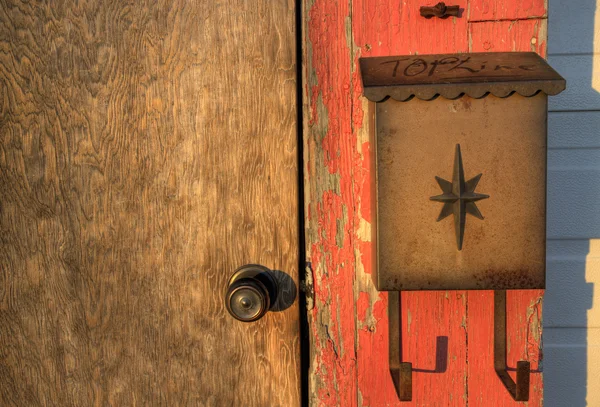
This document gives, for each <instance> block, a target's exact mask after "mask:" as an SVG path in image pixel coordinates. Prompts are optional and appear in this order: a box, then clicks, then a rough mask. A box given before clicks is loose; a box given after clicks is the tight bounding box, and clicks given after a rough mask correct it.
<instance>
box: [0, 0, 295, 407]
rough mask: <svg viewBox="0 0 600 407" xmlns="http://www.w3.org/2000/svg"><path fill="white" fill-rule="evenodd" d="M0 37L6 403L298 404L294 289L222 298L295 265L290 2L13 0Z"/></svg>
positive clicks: (1, 362)
mask: <svg viewBox="0 0 600 407" xmlns="http://www.w3.org/2000/svg"><path fill="white" fill-rule="evenodd" d="M0 38H1V40H0V196H1V198H0V200H1V204H0V239H1V240H0V242H1V243H0V354H1V357H0V404H1V405H3V406H38V405H39V406H41V405H55V406H92V405H93V406H106V405H115V406H136V405H138V406H142V405H143V406H145V405H156V406H159V405H162V406H167V405H168V406H176V405H181V406H183V405H194V406H227V405H236V406H249V405H254V406H285V407H288V406H295V405H299V404H300V394H299V393H300V384H299V368H300V363H299V340H298V329H299V324H298V308H297V306H295V305H294V306H292V307H291V308H289V309H287V310H286V311H284V312H277V313H269V314H268V315H267V316H266V317H265V318H264V319H263V320H261V321H259V322H257V323H255V324H243V323H241V322H237V321H234V320H233V319H232V318H231V317H229V316H228V315H227V312H226V310H225V307H224V304H223V293H224V290H225V288H226V283H227V280H228V278H229V276H230V275H231V273H232V272H233V271H234V269H235V268H237V267H238V266H240V265H243V264H245V263H261V264H264V265H265V266H267V267H269V268H272V269H276V270H281V271H283V272H285V273H287V274H288V275H289V276H290V277H291V278H294V279H295V277H296V275H297V273H298V269H297V267H298V243H297V233H298V232H297V228H298V215H297V213H298V211H297V202H298V201H297V189H296V185H297V164H296V163H297V157H296V151H297V150H296V145H297V141H296V108H295V95H296V80H295V76H296V73H295V31H294V3H293V2H291V1H287V0H282V1H271V0H268V1H255V2H252V4H250V3H247V2H244V1H226V2H225V1H177V0H176V1H171V0H169V1H160V2H155V1H141V2H137V1H136V2H124V1H120V0H118V1H52V2H26V1H24V2H19V1H2V2H1V3H0ZM292 289H293V288H292ZM292 292H294V291H292Z"/></svg>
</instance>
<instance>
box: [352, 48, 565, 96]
mask: <svg viewBox="0 0 600 407" xmlns="http://www.w3.org/2000/svg"><path fill="white" fill-rule="evenodd" d="M360 69H361V76H362V81H363V88H364V95H365V97H366V98H367V99H369V100H371V101H373V102H381V101H384V100H386V99H387V98H388V97H391V98H392V99H395V100H398V101H407V100H409V99H411V98H412V97H413V96H415V97H417V98H419V99H423V100H430V99H433V98H435V97H436V96H443V97H444V98H446V99H456V98H459V97H461V96H463V95H468V96H470V97H473V98H481V97H485V96H487V95H488V94H490V93H491V94H492V95H494V96H497V97H507V96H510V95H512V94H513V93H515V92H516V93H518V94H520V95H521V96H533V95H536V94H538V93H539V92H544V93H546V94H548V95H556V94H558V93H560V92H562V91H563V90H564V89H565V87H566V82H565V79H564V78H563V77H562V76H560V75H559V74H558V72H556V71H555V70H554V69H552V67H551V66H550V65H548V63H547V62H546V61H545V60H544V59H543V58H542V57H540V56H539V55H538V54H536V53H535V52H482V53H471V54H438V55H402V56H391V57H370V58H360Z"/></svg>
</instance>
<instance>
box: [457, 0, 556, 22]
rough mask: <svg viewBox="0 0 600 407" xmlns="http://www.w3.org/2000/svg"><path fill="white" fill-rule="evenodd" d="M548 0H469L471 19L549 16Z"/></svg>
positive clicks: (492, 19) (491, 19) (496, 19)
mask: <svg viewBox="0 0 600 407" xmlns="http://www.w3.org/2000/svg"><path fill="white" fill-rule="evenodd" d="M547 13H548V11H547V5H546V1H540V0H469V12H468V18H469V21H471V22H473V21H501V20H506V21H514V20H526V19H531V18H545V17H546V16H547Z"/></svg>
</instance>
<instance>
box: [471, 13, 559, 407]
mask: <svg viewBox="0 0 600 407" xmlns="http://www.w3.org/2000/svg"><path fill="white" fill-rule="evenodd" d="M540 3H542V2H540ZM546 25H547V20H545V19H530V20H520V21H490V22H475V23H470V24H469V37H470V44H471V47H470V51H471V52H484V51H534V52H537V53H538V54H540V55H542V56H545V55H546V49H547V47H546V37H547V30H546ZM490 44H491V49H488V46H489V45H490ZM543 295H544V290H517V291H509V292H508V293H507V321H506V322H507V344H508V346H507V348H508V349H507V350H508V352H507V366H508V368H509V373H510V374H515V371H514V369H516V364H517V361H519V360H528V361H530V362H531V369H532V374H531V378H530V380H531V383H530V394H529V403H528V405H529V406H541V405H543V380H542V372H541V371H540V369H539V367H540V366H541V363H540V362H542V360H543V353H542V349H541V338H542V302H543ZM493 305H494V294H493V291H479V292H476V291H470V292H469V293H468V305H467V306H468V312H467V326H468V332H469V343H468V358H469V374H468V376H469V399H468V400H469V401H468V405H469V406H488V405H494V406H513V405H519V403H516V402H515V401H513V400H512V398H511V397H510V395H509V394H508V392H507V391H506V390H505V389H504V388H503V386H502V385H500V384H499V380H498V379H497V377H496V374H495V372H494V368H493V367H494V359H493V356H494V355H493V338H494V336H493V318H491V317H492V315H493ZM511 369H513V370H512V371H511ZM513 379H515V376H513Z"/></svg>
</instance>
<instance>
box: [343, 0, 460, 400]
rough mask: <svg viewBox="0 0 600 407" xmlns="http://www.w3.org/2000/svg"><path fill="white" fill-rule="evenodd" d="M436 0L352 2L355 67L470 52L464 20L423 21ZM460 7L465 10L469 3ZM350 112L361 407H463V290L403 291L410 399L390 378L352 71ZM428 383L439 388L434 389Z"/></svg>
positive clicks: (359, 103) (364, 129) (364, 140)
mask: <svg viewBox="0 0 600 407" xmlns="http://www.w3.org/2000/svg"><path fill="white" fill-rule="evenodd" d="M435 3H436V2H429V3H427V2H420V1H414V0H410V1H404V2H400V3H398V2H394V1H380V0H379V1H373V0H355V1H354V2H353V7H352V10H353V15H352V33H353V38H354V46H355V54H354V61H353V63H354V66H357V65H356V64H357V62H358V58H359V57H361V56H384V55H404V54H416V53H418V54H432V53H445V52H467V50H468V37H467V20H466V18H448V19H446V20H441V19H425V18H422V17H420V15H419V7H420V6H422V5H434V4H435ZM456 4H457V5H459V6H460V7H461V9H463V10H465V9H466V6H467V2H466V1H458V2H456ZM354 81H355V83H356V84H357V86H355V87H354V92H355V96H354V102H353V106H354V115H353V117H354V118H355V128H356V129H357V132H358V137H359V140H360V142H359V146H357V148H359V149H360V150H359V151H360V152H361V156H362V158H363V161H364V162H363V164H362V169H363V170H362V171H361V172H360V177H355V179H356V181H355V182H356V183H357V185H358V187H359V190H358V191H357V196H358V198H359V202H360V205H359V206H358V207H359V208H360V209H361V210H360V211H359V212H358V213H357V216H358V219H359V221H358V223H359V225H363V226H362V229H359V230H358V231H357V235H358V242H357V243H358V244H359V246H358V247H357V253H358V254H357V270H356V279H357V287H356V289H357V292H358V302H357V313H358V319H357V332H358V389H359V397H360V399H359V401H360V403H359V405H361V406H381V405H385V406H401V405H402V406H422V405H423V406H424V405H439V406H462V405H464V404H465V402H466V384H467V381H466V378H467V366H466V346H465V343H466V330H465V326H464V318H463V317H464V315H465V312H466V294H465V293H464V292H462V291H457V292H444V291H436V292H403V293H402V338H403V340H402V342H403V343H402V347H403V356H404V361H408V362H412V363H413V368H414V369H415V371H414V372H413V401H412V402H402V403H401V402H399V401H398V397H397V395H396V392H395V390H394V387H393V384H392V382H391V378H390V374H389V370H388V366H387V354H388V349H389V343H388V332H387V329H388V325H387V321H386V317H387V294H386V293H378V292H377V291H376V289H375V287H374V285H373V283H372V281H371V272H372V267H373V260H374V259H373V258H372V257H373V256H372V247H371V245H370V234H367V233H365V231H364V229H366V228H370V227H371V221H372V213H371V208H372V204H373V203H372V200H371V196H370V194H369V191H371V189H372V187H373V185H372V182H373V181H374V179H373V177H372V172H370V170H369V169H370V166H371V163H369V162H368V160H369V149H370V144H369V128H368V126H367V125H366V121H363V122H361V121H359V120H360V118H361V117H363V115H364V116H366V117H368V116H369V114H370V112H369V108H370V106H369V104H368V103H367V102H365V100H364V99H363V98H362V97H361V96H360V95H361V92H362V88H361V87H360V77H359V72H358V69H357V68H356V69H355V77H354ZM432 389H439V390H436V391H435V392H433V393H432Z"/></svg>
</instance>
